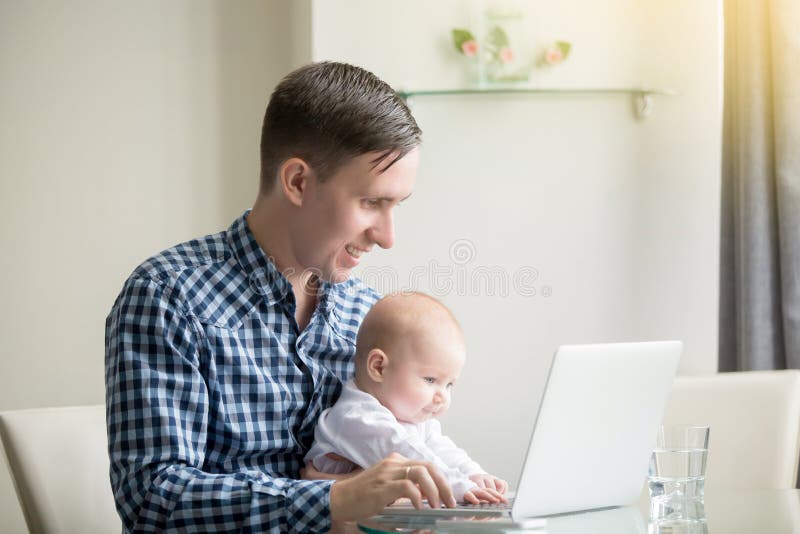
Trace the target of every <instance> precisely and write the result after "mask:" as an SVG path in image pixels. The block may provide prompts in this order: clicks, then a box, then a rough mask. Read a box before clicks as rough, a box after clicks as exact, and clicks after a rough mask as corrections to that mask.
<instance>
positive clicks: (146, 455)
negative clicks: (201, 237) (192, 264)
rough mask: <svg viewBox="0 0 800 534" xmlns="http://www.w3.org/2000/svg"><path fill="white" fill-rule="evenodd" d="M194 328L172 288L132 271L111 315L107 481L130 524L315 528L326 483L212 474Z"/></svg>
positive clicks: (325, 522)
mask: <svg viewBox="0 0 800 534" xmlns="http://www.w3.org/2000/svg"><path fill="white" fill-rule="evenodd" d="M199 335H200V333H199V331H198V329H197V328H196V327H195V326H194V324H193V322H192V319H190V318H189V317H188V316H187V315H186V314H185V313H184V312H183V310H182V309H181V307H180V304H179V302H178V301H177V299H174V298H172V297H171V292H170V289H169V286H167V287H164V286H162V285H161V284H160V283H158V282H156V281H153V280H149V279H145V278H141V277H138V278H137V277H132V278H131V279H130V280H128V282H127V283H126V285H125V288H124V289H123V291H122V293H121V294H120V296H119V298H118V299H117V302H116V303H115V304H114V307H113V308H112V310H111V313H110V314H109V317H108V319H107V321H106V417H107V425H108V449H109V456H110V460H111V486H112V490H113V492H114V499H115V501H116V505H117V510H118V512H119V514H120V517H121V518H122V522H123V526H124V529H125V531H126V532H134V531H135V532H156V531H158V532H161V531H164V530H166V531H173V532H174V531H181V532H187V531H188V532H223V531H224V532H229V531H237V532H251V531H255V532H264V531H266V532H287V531H289V530H291V531H293V532H294V531H297V532H316V531H326V530H328V529H329V528H330V486H331V484H332V482H330V481H308V480H294V479H289V478H274V477H270V476H267V475H266V474H265V473H263V472H261V471H257V470H253V471H247V472H237V473H210V472H206V471H204V470H203V468H202V467H203V465H204V461H205V458H206V448H205V444H206V438H207V427H208V407H209V402H210V401H209V394H208V390H207V389H206V384H205V381H204V379H203V376H202V374H201V373H200V362H199V358H198V347H197V339H198V336H199Z"/></svg>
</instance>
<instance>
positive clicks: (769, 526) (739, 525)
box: [342, 489, 800, 534]
mask: <svg viewBox="0 0 800 534" xmlns="http://www.w3.org/2000/svg"><path fill="white" fill-rule="evenodd" d="M649 505H650V503H649V499H648V498H647V497H646V496H644V497H643V498H642V500H641V501H640V502H639V503H638V504H637V505H635V506H626V507H620V508H609V509H605V510H597V511H592V512H582V513H575V514H562V515H559V516H553V517H549V518H547V519H546V525H545V526H544V527H543V528H538V529H537V528H533V529H508V528H505V527H495V526H492V525H490V524H489V523H485V522H476V524H475V525H469V526H468V527H467V528H464V527H463V526H460V525H459V526H452V527H447V526H446V525H438V526H437V524H436V523H435V519H429V518H424V519H423V518H401V517H395V518H389V517H385V516H378V517H374V518H371V519H369V520H364V521H360V522H359V523H358V525H357V528H353V529H346V530H342V532H362V533H363V532H366V533H368V534H382V533H384V532H394V533H396V532H408V533H415V534H426V533H434V532H437V533H438V532H535V533H545V532H546V533H547V534H578V533H581V534H583V533H587V532H591V533H596V534H605V533H608V534H612V533H614V534H682V533H685V534H736V533H748V534H749V533H762V532H763V533H784V532H785V533H792V532H800V490H769V489H765V490H730V491H724V492H723V491H717V492H713V493H709V494H707V495H706V498H705V513H706V520H705V522H699V523H684V524H674V523H673V524H669V523H657V522H652V521H650V520H649V511H650V506H649ZM482 523H483V524H482Z"/></svg>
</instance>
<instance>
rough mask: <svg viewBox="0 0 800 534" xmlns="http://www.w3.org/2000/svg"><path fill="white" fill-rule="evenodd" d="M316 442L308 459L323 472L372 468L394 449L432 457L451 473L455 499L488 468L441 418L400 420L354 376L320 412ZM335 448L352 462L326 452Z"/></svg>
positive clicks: (415, 457) (426, 458)
mask: <svg viewBox="0 0 800 534" xmlns="http://www.w3.org/2000/svg"><path fill="white" fill-rule="evenodd" d="M314 438H315V439H314V445H313V446H312V447H311V450H309V451H308V454H306V457H305V461H306V462H309V461H311V462H313V463H314V467H316V468H317V469H318V470H319V471H322V472H324V473H348V472H350V471H352V470H353V469H354V468H355V467H356V466H360V467H364V468H367V467H370V466H372V465H374V464H376V463H378V462H379V461H381V460H383V459H384V458H385V457H386V456H388V455H389V454H390V453H392V452H397V453H399V454H402V455H403V456H405V457H406V458H408V459H410V460H421V461H427V462H431V463H433V464H434V465H436V467H438V468H439V470H440V471H441V472H442V474H443V475H444V476H445V477H446V478H447V481H448V482H449V483H450V486H451V487H452V489H453V494H454V496H455V498H456V500H458V501H461V500H462V499H463V497H464V493H465V492H466V491H468V490H470V489H472V488H475V487H476V484H475V483H474V482H472V481H471V480H470V479H469V476H470V475H475V474H480V473H485V471H484V470H483V469H481V466H480V465H478V464H477V463H475V462H474V461H473V460H472V459H471V458H470V457H469V456H468V455H467V453H466V452H464V450H463V449H460V448H458V447H457V446H456V445H455V443H453V441H452V440H451V439H450V438H448V437H447V436H443V435H442V426H441V424H440V423H439V421H438V420H436V419H429V420H428V421H425V422H423V423H418V424H413V423H401V422H399V421H398V420H397V419H396V418H395V416H394V415H393V414H392V412H390V411H389V410H388V409H387V408H386V407H384V406H383V405H382V404H381V403H380V402H378V400H377V399H376V398H375V397H373V396H372V395H370V394H369V393H365V392H363V391H361V390H360V389H358V388H357V387H356V385H355V383H354V382H353V381H352V380H351V381H350V382H348V383H346V384H345V385H344V388H342V395H341V396H340V397H339V400H338V401H336V404H334V405H333V406H332V407H331V408H328V409H327V410H325V411H324V412H322V414H321V415H320V416H319V420H318V421H317V427H316V430H315V434H314ZM328 453H335V454H338V455H340V456H343V457H344V458H348V459H349V460H351V462H342V461H337V460H333V459H331V458H328V457H327V456H325V455H326V454H328Z"/></svg>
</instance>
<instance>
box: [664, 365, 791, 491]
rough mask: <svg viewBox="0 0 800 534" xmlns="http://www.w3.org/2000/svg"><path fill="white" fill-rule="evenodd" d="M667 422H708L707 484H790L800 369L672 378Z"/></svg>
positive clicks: (735, 486)
mask: <svg viewBox="0 0 800 534" xmlns="http://www.w3.org/2000/svg"><path fill="white" fill-rule="evenodd" d="M664 423H665V424H671V423H672V424H681V423H687V424H698V425H701V424H702V425H709V426H710V427H711V433H710V436H709V443H708V464H707V467H706V488H707V489H710V490H712V491H713V489H714V488H717V489H720V490H723V489H756V488H778V489H786V488H794V487H795V485H796V483H797V468H798V456H800V455H799V454H798V453H799V452H800V371H798V370H786V371H750V372H737V373H719V374H716V375H710V376H682V377H678V378H676V379H675V384H674V386H673V390H672V394H671V396H670V400H669V403H668V405H667V410H666V414H665V416H664Z"/></svg>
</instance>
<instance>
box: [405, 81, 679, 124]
mask: <svg viewBox="0 0 800 534" xmlns="http://www.w3.org/2000/svg"><path fill="white" fill-rule="evenodd" d="M397 94H399V95H400V97H401V98H403V99H404V100H406V101H407V102H409V103H410V102H411V100H412V99H414V98H416V97H428V96H462V95H484V94H486V95H532V96H535V95H629V96H631V97H632V98H633V100H634V109H635V113H636V116H637V117H638V118H640V119H641V118H644V117H647V116H648V115H650V114H651V113H652V111H653V97H654V96H675V95H677V94H678V93H677V92H676V91H674V90H672V89H655V88H648V87H569V88H568V87H464V88H458V89H415V90H399V91H397Z"/></svg>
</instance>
